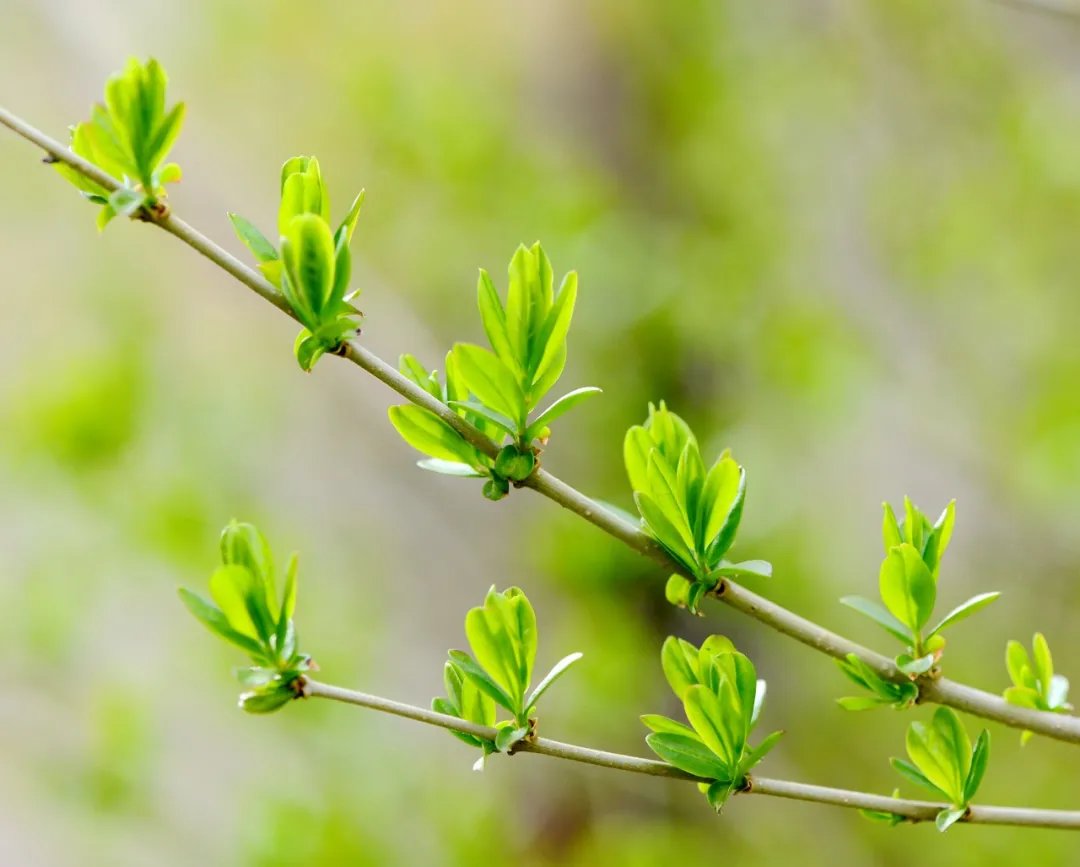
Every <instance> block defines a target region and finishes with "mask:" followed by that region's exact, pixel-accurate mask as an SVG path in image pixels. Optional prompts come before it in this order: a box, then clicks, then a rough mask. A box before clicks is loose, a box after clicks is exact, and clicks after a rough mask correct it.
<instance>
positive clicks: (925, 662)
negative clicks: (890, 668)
mask: <svg viewBox="0 0 1080 867" xmlns="http://www.w3.org/2000/svg"><path fill="white" fill-rule="evenodd" d="M896 667H897V668H899V669H900V670H901V671H902V672H904V674H909V675H919V674H926V672H928V671H929V670H930V669H931V668H933V667H934V654H932V653H928V654H926V656H920V657H919V658H918V659H913V658H912V657H911V656H909V655H908V654H906V653H901V654H900V655H899V656H898V657H896Z"/></svg>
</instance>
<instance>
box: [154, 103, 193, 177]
mask: <svg viewBox="0 0 1080 867" xmlns="http://www.w3.org/2000/svg"><path fill="white" fill-rule="evenodd" d="M184 113H185V106H184V103H182V102H178V103H177V104H176V105H174V106H173V107H172V110H171V111H170V112H169V113H168V114H167V115H165V117H164V118H162V120H161V122H160V123H159V124H158V125H157V129H156V130H155V131H154V135H153V138H152V139H151V140H150V141H149V142H148V144H147V148H146V164H147V165H148V166H149V167H150V168H151V169H152V170H153V169H156V168H157V167H158V166H159V165H160V164H161V163H162V162H163V161H164V159H165V157H167V156H168V154H169V151H170V150H172V146H173V145H174V144H175V143H176V138H177V136H179V135H180V128H181V127H182V126H183V125H184Z"/></svg>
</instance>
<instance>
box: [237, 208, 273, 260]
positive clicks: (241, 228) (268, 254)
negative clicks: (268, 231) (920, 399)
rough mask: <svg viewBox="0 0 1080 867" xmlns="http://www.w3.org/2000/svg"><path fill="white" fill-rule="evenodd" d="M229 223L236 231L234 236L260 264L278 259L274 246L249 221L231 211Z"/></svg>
mask: <svg viewBox="0 0 1080 867" xmlns="http://www.w3.org/2000/svg"><path fill="white" fill-rule="evenodd" d="M229 221H230V222H231V223H232V226H233V229H234V230H235V231H236V236H237V237H238V238H239V239H240V240H241V241H243V242H244V246H246V247H247V248H248V249H249V250H250V251H251V253H252V255H253V256H254V257H255V258H256V259H258V260H259V261H260V262H272V261H274V260H276V259H277V258H278V253H277V250H275V249H274V245H273V244H271V243H270V242H269V241H268V240H267V239H266V236H264V235H263V233H262V232H260V231H259V230H258V229H257V228H255V226H254V225H253V224H252V223H251V222H250V221H248V220H246V219H244V218H243V217H241V216H240V215H239V214H234V213H232V212H231V211H230V212H229Z"/></svg>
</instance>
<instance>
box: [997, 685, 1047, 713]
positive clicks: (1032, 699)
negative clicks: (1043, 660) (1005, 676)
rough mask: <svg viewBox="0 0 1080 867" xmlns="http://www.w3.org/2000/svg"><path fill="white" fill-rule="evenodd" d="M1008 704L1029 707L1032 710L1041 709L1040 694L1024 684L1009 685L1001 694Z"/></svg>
mask: <svg viewBox="0 0 1080 867" xmlns="http://www.w3.org/2000/svg"><path fill="white" fill-rule="evenodd" d="M1002 697H1003V698H1004V699H1005V701H1007V702H1008V703H1009V704H1012V705H1016V706H1017V707H1030V708H1032V709H1033V710H1041V708H1040V707H1039V704H1040V701H1039V699H1040V698H1041V696H1040V695H1039V693H1038V692H1036V691H1035V690H1033V689H1031V688H1030V687H1026V686H1010V687H1009V688H1008V689H1006V690H1005V692H1004V693H1003V694H1002Z"/></svg>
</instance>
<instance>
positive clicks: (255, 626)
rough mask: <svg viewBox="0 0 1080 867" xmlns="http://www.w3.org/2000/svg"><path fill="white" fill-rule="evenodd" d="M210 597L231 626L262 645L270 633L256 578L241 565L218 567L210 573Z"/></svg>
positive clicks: (261, 593)
mask: <svg viewBox="0 0 1080 867" xmlns="http://www.w3.org/2000/svg"><path fill="white" fill-rule="evenodd" d="M210 596H211V597H212V598H213V600H214V602H216V603H217V606H218V608H220V609H221V612H222V614H224V615H225V619H226V620H227V621H228V622H229V626H230V627H232V629H234V630H235V631H237V632H239V633H240V634H241V635H246V636H248V637H249V638H253V639H255V640H256V641H258V642H259V643H260V644H262V645H264V646H265V645H266V643H267V642H268V641H269V637H270V634H271V632H270V625H269V615H268V612H267V613H265V614H264V612H263V610H262V609H263V608H265V604H266V603H265V595H264V594H263V584H262V581H261V580H260V579H258V578H256V577H255V576H254V575H252V574H251V572H250V571H249V570H248V569H246V568H245V567H243V566H239V565H225V566H221V567H219V568H218V569H216V570H215V571H214V573H213V575H211V576H210ZM260 599H261V601H262V607H260V605H259V600H260Z"/></svg>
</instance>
